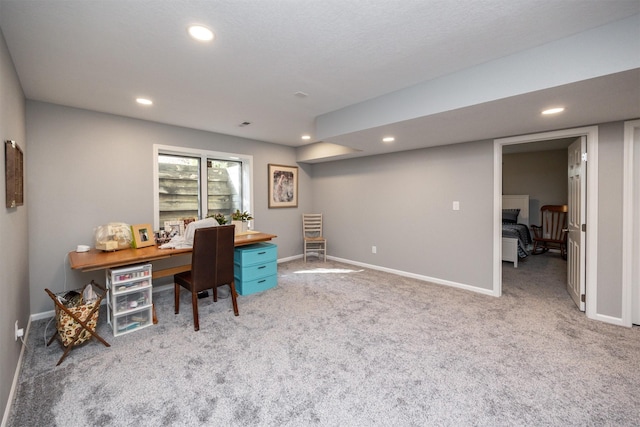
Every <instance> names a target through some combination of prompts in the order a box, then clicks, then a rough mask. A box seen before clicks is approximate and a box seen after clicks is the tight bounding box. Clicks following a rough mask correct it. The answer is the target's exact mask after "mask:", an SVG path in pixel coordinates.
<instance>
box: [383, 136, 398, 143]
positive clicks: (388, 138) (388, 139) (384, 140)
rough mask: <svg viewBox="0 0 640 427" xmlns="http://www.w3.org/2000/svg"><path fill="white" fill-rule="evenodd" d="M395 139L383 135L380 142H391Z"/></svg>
mask: <svg viewBox="0 0 640 427" xmlns="http://www.w3.org/2000/svg"><path fill="white" fill-rule="evenodd" d="M395 140H396V139H395V138H394V137H392V136H385V137H384V138H382V142H393V141H395Z"/></svg>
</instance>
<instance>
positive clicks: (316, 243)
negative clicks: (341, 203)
mask: <svg viewBox="0 0 640 427" xmlns="http://www.w3.org/2000/svg"><path fill="white" fill-rule="evenodd" d="M302 235H303V239H304V262H307V252H315V253H316V254H318V258H320V254H321V253H322V254H323V255H324V261H325V262H326V261H327V239H325V238H324V237H322V214H302Z"/></svg>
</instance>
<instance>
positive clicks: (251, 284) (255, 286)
mask: <svg viewBox="0 0 640 427" xmlns="http://www.w3.org/2000/svg"><path fill="white" fill-rule="evenodd" d="M236 283H237V286H236V291H238V293H239V294H240V295H243V296H244V295H249V294H255V293H256V292H262V291H266V290H267V289H271V288H273V287H275V286H276V285H277V284H278V275H277V274H274V275H272V276H268V277H262V278H260V279H254V280H237V281H236Z"/></svg>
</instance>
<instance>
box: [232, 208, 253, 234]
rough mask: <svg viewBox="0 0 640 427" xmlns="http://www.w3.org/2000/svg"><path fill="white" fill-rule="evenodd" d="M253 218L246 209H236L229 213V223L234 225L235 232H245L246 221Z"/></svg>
mask: <svg viewBox="0 0 640 427" xmlns="http://www.w3.org/2000/svg"><path fill="white" fill-rule="evenodd" d="M252 219H253V216H251V214H250V213H249V212H247V211H244V212H240V209H236V211H235V212H233V213H231V223H232V224H234V225H235V226H236V234H238V233H246V231H247V228H248V227H247V223H248V222H249V221H251V220H252Z"/></svg>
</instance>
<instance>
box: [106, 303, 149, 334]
mask: <svg viewBox="0 0 640 427" xmlns="http://www.w3.org/2000/svg"><path fill="white" fill-rule="evenodd" d="M152 324H153V308H152V307H147V308H143V309H140V310H136V311H131V312H129V313H126V314H121V315H117V316H115V318H114V328H113V335H114V336H118V335H122V334H126V333H129V332H133V331H135V330H138V329H140V328H144V327H147V326H151V325H152Z"/></svg>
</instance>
